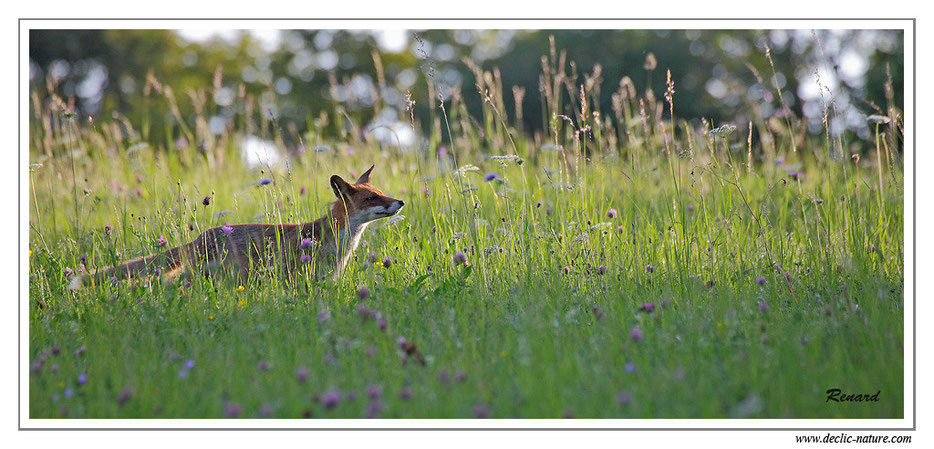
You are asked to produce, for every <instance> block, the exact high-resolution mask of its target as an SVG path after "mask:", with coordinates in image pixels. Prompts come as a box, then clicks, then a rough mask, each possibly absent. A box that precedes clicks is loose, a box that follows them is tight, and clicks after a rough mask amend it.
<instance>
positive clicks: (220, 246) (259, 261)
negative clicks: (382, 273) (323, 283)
mask: <svg viewBox="0 0 934 449" xmlns="http://www.w3.org/2000/svg"><path fill="white" fill-rule="evenodd" d="M372 171H373V167H370V168H369V170H367V171H366V172H365V173H364V174H363V175H361V176H360V178H359V179H357V182H356V183H354V184H349V183H348V182H346V181H344V179H343V178H341V177H340V176H338V175H332V176H331V188H332V189H333V190H334V195H335V196H336V197H337V200H336V201H334V202H333V203H332V204H331V209H330V211H329V213H328V214H327V215H325V216H323V217H321V218H319V219H317V220H315V221H313V222H310V223H301V224H239V225H232V226H227V227H215V228H211V229H208V230H206V231H204V232H203V233H202V234H201V235H199V236H198V237H196V238H195V239H194V240H193V241H191V242H189V243H187V244H185V245H181V246H178V247H175V248H172V249H169V250H166V251H164V252H162V253H160V254H153V255H149V256H144V257H140V258H137V259H133V260H128V261H126V262H124V263H121V264H120V265H117V266H115V267H111V268H107V269H101V270H97V271H95V272H93V273H90V274H84V275H80V276H77V277H75V278H74V279H73V280H72V282H71V288H72V289H77V288H81V287H83V286H87V285H92V284H96V285H100V284H101V282H103V281H105V280H107V279H131V280H132V279H140V278H147V277H152V276H157V275H160V276H162V277H164V278H165V279H166V280H167V281H174V280H177V279H178V278H179V277H182V276H191V275H192V274H202V275H209V274H210V273H212V272H215V271H218V270H219V269H226V270H227V271H231V272H233V273H234V274H235V275H236V276H237V277H238V278H240V279H245V278H247V277H248V276H249V275H250V274H251V273H252V272H255V271H256V270H258V269H259V268H260V267H271V266H276V265H278V266H279V267H281V268H282V269H283V270H285V272H287V273H293V272H295V270H296V268H298V267H299V266H301V265H302V264H305V263H308V264H312V266H313V267H314V273H315V275H316V276H317V275H319V274H322V273H325V272H331V273H333V276H334V277H335V278H337V277H339V276H340V274H341V272H342V271H343V270H344V267H345V266H346V265H347V261H348V260H349V259H350V256H351V255H352V254H353V251H354V250H355V249H356V248H357V245H358V244H359V243H360V237H361V236H362V235H363V231H364V230H366V226H367V225H368V224H369V223H370V222H372V221H375V220H378V219H380V218H384V217H390V216H392V215H395V214H397V213H398V212H399V211H400V210H402V207H403V206H404V205H405V203H403V201H402V200H398V199H395V198H390V197H388V196H386V195H384V194H383V192H381V191H380V190H379V189H377V188H376V187H373V185H372V184H370V173H371V172H372ZM225 228H226V230H225ZM306 239H307V240H306ZM303 240H305V242H306V243H305V245H304V246H305V247H304V248H303V247H302V246H303V245H302V241H303ZM302 255H308V256H309V257H310V258H311V260H310V261H308V262H304V261H302V259H301V257H302ZM157 270H159V271H157Z"/></svg>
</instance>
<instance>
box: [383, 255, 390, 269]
mask: <svg viewBox="0 0 934 449" xmlns="http://www.w3.org/2000/svg"><path fill="white" fill-rule="evenodd" d="M391 266H392V259H390V258H389V256H387V257H386V258H385V259H383V267H385V268H389V267H391Z"/></svg>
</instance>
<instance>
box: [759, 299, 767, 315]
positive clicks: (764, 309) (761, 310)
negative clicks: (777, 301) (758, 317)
mask: <svg viewBox="0 0 934 449" xmlns="http://www.w3.org/2000/svg"><path fill="white" fill-rule="evenodd" d="M768 311H769V305H768V304H766V303H765V302H764V301H763V302H760V303H759V313H765V312H768Z"/></svg>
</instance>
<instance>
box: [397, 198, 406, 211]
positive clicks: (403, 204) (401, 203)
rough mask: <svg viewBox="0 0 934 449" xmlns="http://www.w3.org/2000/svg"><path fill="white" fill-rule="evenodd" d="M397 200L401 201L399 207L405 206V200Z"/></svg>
mask: <svg viewBox="0 0 934 449" xmlns="http://www.w3.org/2000/svg"><path fill="white" fill-rule="evenodd" d="M396 202H397V203H399V208H400V209H401V208H402V206H405V201H402V200H396Z"/></svg>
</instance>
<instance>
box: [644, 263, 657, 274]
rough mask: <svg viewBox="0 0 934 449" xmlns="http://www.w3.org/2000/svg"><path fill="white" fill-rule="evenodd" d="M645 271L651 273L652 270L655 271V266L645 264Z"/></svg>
mask: <svg viewBox="0 0 934 449" xmlns="http://www.w3.org/2000/svg"><path fill="white" fill-rule="evenodd" d="M645 271H648V272H649V273H653V272H655V267H654V266H652V265H646V266H645Z"/></svg>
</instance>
